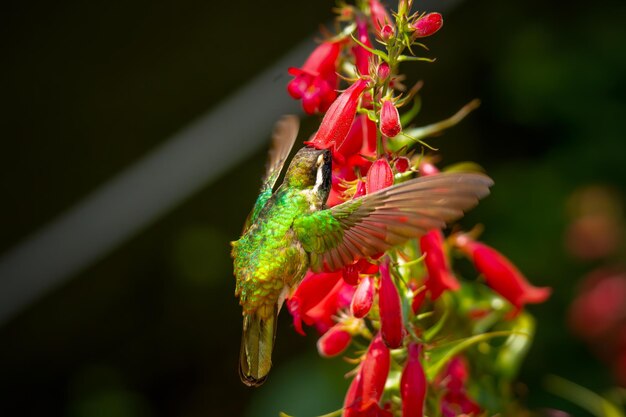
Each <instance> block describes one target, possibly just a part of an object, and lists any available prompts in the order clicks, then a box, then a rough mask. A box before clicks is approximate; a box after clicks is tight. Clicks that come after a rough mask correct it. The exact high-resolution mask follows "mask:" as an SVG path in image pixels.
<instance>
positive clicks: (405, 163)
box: [393, 156, 411, 173]
mask: <svg viewBox="0 0 626 417" xmlns="http://www.w3.org/2000/svg"><path fill="white" fill-rule="evenodd" d="M393 166H394V167H395V168H396V171H397V172H400V173H402V172H406V171H407V170H408V169H409V167H410V166H411V161H409V158H407V157H406V156H400V157H398V158H397V159H396V161H395V162H394V165H393Z"/></svg>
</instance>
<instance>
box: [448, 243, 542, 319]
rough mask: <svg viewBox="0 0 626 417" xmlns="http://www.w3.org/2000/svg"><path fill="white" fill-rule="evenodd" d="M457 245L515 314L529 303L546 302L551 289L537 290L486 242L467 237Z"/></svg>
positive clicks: (537, 288)
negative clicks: (510, 305) (511, 307)
mask: <svg viewBox="0 0 626 417" xmlns="http://www.w3.org/2000/svg"><path fill="white" fill-rule="evenodd" d="M455 244H456V245H457V246H458V247H459V248H460V249H461V250H462V251H463V252H465V254H467V255H468V256H470V257H471V258H472V259H473V261H474V265H475V266H476V269H477V270H478V271H479V272H480V273H482V274H483V276H484V277H485V280H486V281H487V284H488V285H489V286H490V287H491V288H492V289H493V290H494V291H495V292H497V293H498V294H500V295H501V296H502V297H504V298H505V299H507V300H508V301H509V302H510V303H511V304H513V307H515V309H514V310H513V312H512V315H515V314H517V313H519V311H520V310H521V309H522V308H523V307H524V304H527V303H531V304H532V303H542V302H544V301H546V300H547V299H548V297H549V296H550V293H551V292H552V290H551V289H550V288H548V287H541V288H539V287H535V286H533V285H532V284H530V283H529V282H528V281H527V280H526V278H525V277H524V275H522V273H521V272H520V271H519V270H518V269H517V268H516V267H515V265H513V264H512V263H511V261H509V260H508V259H507V258H506V257H505V256H504V255H502V254H501V253H500V252H498V251H497V250H495V249H494V248H492V247H490V246H488V245H485V244H484V243H480V242H476V241H474V240H472V239H471V238H469V237H468V236H466V235H460V236H458V237H457V238H456V241H455Z"/></svg>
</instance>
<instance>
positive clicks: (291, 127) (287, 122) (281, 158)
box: [243, 115, 300, 233]
mask: <svg viewBox="0 0 626 417" xmlns="http://www.w3.org/2000/svg"><path fill="white" fill-rule="evenodd" d="M299 128H300V120H299V119H298V117H297V116H294V115H286V116H283V117H281V118H280V119H279V120H278V122H276V124H275V125H274V130H273V132H272V143H271V145H270V150H269V152H268V156H267V163H266V164H265V175H264V176H263V180H262V183H261V192H260V193H259V196H258V197H257V199H256V202H255V203H254V207H253V208H252V211H251V212H250V214H249V215H248V218H247V219H246V221H245V223H244V227H243V232H244V233H245V232H246V230H248V228H249V227H250V225H252V224H253V223H254V222H255V221H256V220H257V219H258V217H259V214H260V213H261V210H263V208H264V207H265V205H266V204H267V202H268V200H269V199H270V198H271V197H272V194H273V192H274V185H276V180H277V179H278V177H280V173H281V172H282V170H283V166H284V165H285V161H286V160H287V157H288V156H289V153H290V152H291V148H293V144H294V143H295V141H296V137H298V129H299Z"/></svg>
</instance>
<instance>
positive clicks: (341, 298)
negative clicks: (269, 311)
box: [287, 271, 354, 335]
mask: <svg viewBox="0 0 626 417" xmlns="http://www.w3.org/2000/svg"><path fill="white" fill-rule="evenodd" d="M353 293H354V288H353V287H352V286H351V285H348V284H346V283H345V282H344V281H343V279H341V271H339V272H330V273H327V272H322V273H311V272H309V273H308V274H307V275H306V276H305V277H304V279H303V280H302V282H301V283H300V285H299V286H298V288H296V290H295V292H294V294H293V295H292V296H291V298H289V300H287V309H288V310H289V312H290V313H291V315H292V316H293V325H294V328H295V329H296V331H297V332H298V333H300V334H302V335H304V330H303V329H302V322H304V323H305V324H307V325H309V326H315V327H316V328H317V330H318V331H319V332H320V333H324V332H326V331H327V330H328V329H329V328H330V327H332V326H333V325H334V324H335V322H334V320H333V317H334V316H335V315H336V314H337V310H339V309H341V308H346V307H347V306H349V305H350V301H351V300H352V295H353Z"/></svg>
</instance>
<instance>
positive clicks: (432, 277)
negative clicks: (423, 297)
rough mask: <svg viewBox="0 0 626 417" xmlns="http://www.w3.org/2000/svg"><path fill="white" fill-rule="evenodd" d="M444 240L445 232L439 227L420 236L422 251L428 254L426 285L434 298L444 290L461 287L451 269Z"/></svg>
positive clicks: (425, 259)
mask: <svg viewBox="0 0 626 417" xmlns="http://www.w3.org/2000/svg"><path fill="white" fill-rule="evenodd" d="M443 242H444V240H443V233H442V232H441V230H439V229H434V230H431V231H429V232H428V233H426V234H425V235H423V236H422V237H421V238H420V246H421V249H422V253H424V254H425V255H426V257H425V258H424V264H425V265H426V270H427V271H428V276H427V278H426V282H425V285H426V288H427V289H428V290H429V291H430V296H431V298H432V299H433V300H436V299H437V298H439V297H440V296H441V294H442V293H443V292H444V291H447V290H451V291H456V290H458V289H459V288H460V287H461V286H460V284H459V282H458V281H457V279H456V278H455V277H454V274H453V273H452V270H451V269H450V263H449V261H448V257H447V256H446V254H445V251H444V247H443Z"/></svg>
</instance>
